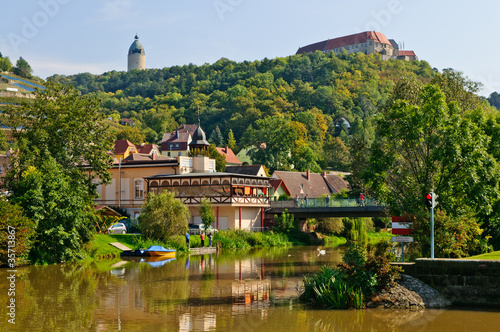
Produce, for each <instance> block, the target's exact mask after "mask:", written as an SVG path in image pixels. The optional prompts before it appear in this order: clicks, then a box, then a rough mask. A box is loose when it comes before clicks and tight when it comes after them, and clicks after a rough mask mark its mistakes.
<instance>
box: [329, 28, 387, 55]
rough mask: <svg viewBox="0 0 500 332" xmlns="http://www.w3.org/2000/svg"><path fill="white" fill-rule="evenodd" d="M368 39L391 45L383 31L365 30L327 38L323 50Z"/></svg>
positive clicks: (360, 42)
mask: <svg viewBox="0 0 500 332" xmlns="http://www.w3.org/2000/svg"><path fill="white" fill-rule="evenodd" d="M369 40H373V41H374V42H376V43H382V44H386V45H391V46H392V44H391V43H390V42H389V39H387V37H386V36H385V35H384V34H383V33H381V32H376V31H365V32H360V33H356V34H354V35H349V36H344V37H339V38H335V39H330V40H328V43H326V47H325V50H333V49H335V48H339V47H344V46H349V45H355V44H362V43H366V42H367V41H369Z"/></svg>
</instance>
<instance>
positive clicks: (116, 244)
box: [109, 242, 132, 251]
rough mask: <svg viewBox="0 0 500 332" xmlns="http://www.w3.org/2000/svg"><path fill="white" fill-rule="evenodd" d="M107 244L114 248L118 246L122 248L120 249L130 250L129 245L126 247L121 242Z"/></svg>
mask: <svg viewBox="0 0 500 332" xmlns="http://www.w3.org/2000/svg"><path fill="white" fill-rule="evenodd" d="M109 244H110V245H112V246H113V247H115V248H118V249H120V250H122V251H125V250H132V249H130V248H129V247H127V246H125V245H123V244H121V243H119V242H110V243H109Z"/></svg>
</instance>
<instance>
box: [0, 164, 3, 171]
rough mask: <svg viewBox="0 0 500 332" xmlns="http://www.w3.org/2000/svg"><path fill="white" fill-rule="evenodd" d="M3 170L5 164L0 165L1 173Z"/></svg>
mask: <svg viewBox="0 0 500 332" xmlns="http://www.w3.org/2000/svg"><path fill="white" fill-rule="evenodd" d="M2 172H3V165H0V173H2Z"/></svg>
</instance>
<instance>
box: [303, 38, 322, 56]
mask: <svg viewBox="0 0 500 332" xmlns="http://www.w3.org/2000/svg"><path fill="white" fill-rule="evenodd" d="M327 42H328V40H323V41H321V42H318V43H314V44H311V45H307V46H304V47H301V48H299V50H298V51H297V54H302V53H312V52H316V51H324V50H325V46H326V43H327Z"/></svg>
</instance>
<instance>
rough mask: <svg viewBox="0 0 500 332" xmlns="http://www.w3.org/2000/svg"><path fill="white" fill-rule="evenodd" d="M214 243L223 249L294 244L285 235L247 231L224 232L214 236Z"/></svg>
mask: <svg viewBox="0 0 500 332" xmlns="http://www.w3.org/2000/svg"><path fill="white" fill-rule="evenodd" d="M213 240H214V243H219V246H220V247H221V248H223V249H246V248H251V247H278V246H291V245H292V244H293V243H292V242H291V241H290V240H289V238H288V236H287V235H286V234H284V233H276V232H273V231H269V232H250V231H245V230H240V229H237V230H232V229H230V230H223V231H218V232H216V233H215V235H214V239H213Z"/></svg>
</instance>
